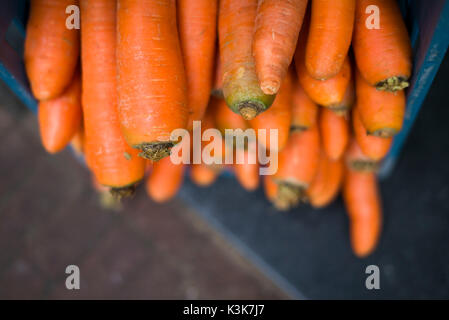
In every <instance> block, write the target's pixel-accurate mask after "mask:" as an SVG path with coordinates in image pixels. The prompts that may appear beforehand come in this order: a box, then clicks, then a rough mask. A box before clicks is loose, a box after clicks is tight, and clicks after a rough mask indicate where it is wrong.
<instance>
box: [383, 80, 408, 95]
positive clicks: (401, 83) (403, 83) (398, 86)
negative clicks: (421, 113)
mask: <svg viewBox="0 0 449 320" xmlns="http://www.w3.org/2000/svg"><path fill="white" fill-rule="evenodd" d="M409 85H410V84H409V82H408V81H407V79H406V78H404V77H391V78H388V79H386V80H384V81H381V82H379V83H377V84H376V89H377V90H380V91H388V92H396V91H400V90H403V89H405V88H407V87H408V86H409Z"/></svg>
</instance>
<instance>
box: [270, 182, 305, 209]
mask: <svg viewBox="0 0 449 320" xmlns="http://www.w3.org/2000/svg"><path fill="white" fill-rule="evenodd" d="M304 200H305V190H304V187H303V186H299V185H295V184H292V183H289V182H285V181H281V182H279V183H278V193H277V197H276V199H275V200H274V201H273V204H274V206H275V207H276V208H277V209H278V210H281V211H286V210H289V209H291V208H294V207H296V206H298V205H299V203H300V202H302V201H304Z"/></svg>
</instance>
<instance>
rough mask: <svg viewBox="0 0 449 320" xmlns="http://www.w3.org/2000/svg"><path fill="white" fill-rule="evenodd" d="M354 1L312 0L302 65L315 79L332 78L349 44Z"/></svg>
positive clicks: (340, 64) (340, 65)
mask: <svg viewBox="0 0 449 320" xmlns="http://www.w3.org/2000/svg"><path fill="white" fill-rule="evenodd" d="M355 3H356V0H339V1H329V0H313V1H312V14H311V19H310V27H309V29H310V31H309V36H308V38H307V49H306V57H305V66H306V68H307V71H308V73H309V74H310V75H311V76H312V77H313V78H315V79H318V80H326V79H330V78H332V77H335V76H336V75H337V74H338V73H339V72H340V70H341V68H342V67H343V62H344V60H345V58H346V56H347V54H348V50H349V46H350V44H351V38H352V29H353V26H354V14H355Z"/></svg>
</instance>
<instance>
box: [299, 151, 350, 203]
mask: <svg viewBox="0 0 449 320" xmlns="http://www.w3.org/2000/svg"><path fill="white" fill-rule="evenodd" d="M343 168H344V165H343V161H342V160H341V159H340V160H337V161H333V160H331V159H329V158H328V157H327V156H326V154H325V153H324V152H322V153H321V158H320V164H319V167H318V172H317V174H316V176H315V179H313V182H312V184H311V185H310V187H309V188H308V189H307V191H306V192H307V198H308V200H309V202H310V204H311V205H312V206H313V207H314V208H322V207H324V206H326V205H328V204H329V203H331V202H332V200H334V199H335V197H336V196H337V194H338V191H339V190H340V186H341V183H342V181H343Z"/></svg>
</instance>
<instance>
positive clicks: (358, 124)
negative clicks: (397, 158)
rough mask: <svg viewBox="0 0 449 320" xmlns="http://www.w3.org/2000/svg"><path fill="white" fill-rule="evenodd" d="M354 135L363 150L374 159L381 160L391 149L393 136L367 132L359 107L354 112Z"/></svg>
mask: <svg viewBox="0 0 449 320" xmlns="http://www.w3.org/2000/svg"><path fill="white" fill-rule="evenodd" d="M352 126H353V128H354V135H355V138H356V140H357V143H358V144H359V146H360V149H361V150H362V152H363V153H364V154H365V155H367V156H368V157H369V158H370V159H373V160H374V161H380V160H381V159H382V158H383V157H385V155H386V154H387V153H388V150H390V147H391V143H392V141H393V138H380V137H376V136H370V135H368V134H367V133H366V129H365V127H364V126H363V123H362V120H360V113H359V111H358V108H355V109H354V111H353V112H352Z"/></svg>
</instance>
